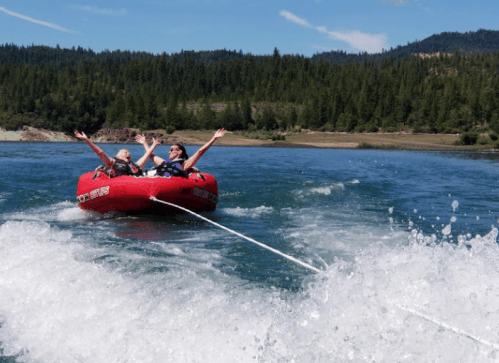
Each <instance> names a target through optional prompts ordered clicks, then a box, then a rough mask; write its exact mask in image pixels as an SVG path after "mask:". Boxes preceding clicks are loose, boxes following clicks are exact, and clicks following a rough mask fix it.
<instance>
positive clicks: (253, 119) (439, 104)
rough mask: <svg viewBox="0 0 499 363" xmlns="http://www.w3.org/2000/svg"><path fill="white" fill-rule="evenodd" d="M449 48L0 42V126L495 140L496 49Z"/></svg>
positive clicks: (498, 115)
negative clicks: (247, 50) (269, 50)
mask: <svg viewBox="0 0 499 363" xmlns="http://www.w3.org/2000/svg"><path fill="white" fill-rule="evenodd" d="M483 32H486V31H483ZM489 33H490V32H489ZM449 34H450V35H451V36H452V37H455V35H452V33H445V34H444V35H445V36H449ZM490 34H491V36H493V37H494V39H495V38H497V32H491V33H490ZM473 36H476V33H473ZM429 39H430V38H429ZM435 41H437V43H438V42H440V41H441V40H438V39H437V40H435ZM489 43H490V42H489ZM418 44H419V43H418ZM431 44H433V46H434V44H435V43H431ZM496 45H497V46H499V40H498V42H497V43H496ZM411 46H412V47H414V45H411ZM457 48H458V47H456V49H455V51H454V52H453V53H449V52H443V51H441V50H440V51H439V52H440V53H438V54H434V53H433V52H429V53H428V54H427V55H426V56H421V55H420V54H412V53H411V54H406V52H402V51H401V49H399V48H398V49H396V50H392V51H387V52H384V53H382V54H378V55H373V56H369V55H366V54H359V55H355V56H353V55H346V54H342V53H341V52H339V53H337V54H336V55H335V56H336V59H337V60H336V61H335V60H334V57H333V58H331V56H332V55H331V54H322V55H317V56H314V57H311V58H307V57H304V56H301V55H281V54H280V52H279V51H278V49H274V52H273V54H272V55H268V56H254V55H251V54H243V53H242V51H235V50H234V51H227V50H219V51H205V52H187V51H186V52H184V51H183V52H181V53H178V54H172V55H168V54H166V53H163V54H159V55H153V54H149V53H134V52H126V51H114V52H110V51H105V52H101V53H94V52H93V51H91V50H84V49H82V48H77V49H75V48H73V49H60V48H59V47H56V48H50V47H44V46H31V47H18V46H15V45H4V46H0V127H4V128H7V129H9V130H15V129H19V128H21V127H22V126H24V125H30V126H35V127H43V128H46V129H50V130H57V131H64V132H67V133H72V132H73V131H74V130H76V129H79V130H82V131H85V132H87V133H93V132H96V131H97V130H99V129H100V128H102V127H103V126H106V127H110V128H121V127H135V128H140V129H142V130H153V129H166V130H167V131H168V132H172V131H174V130H181V129H216V128H220V127H224V128H226V129H227V130H231V131H235V130H250V131H253V130H270V131H272V130H280V131H293V130H300V129H311V130H319V131H346V132H376V131H380V130H381V131H384V132H395V131H400V130H406V131H412V132H415V133H420V132H425V133H461V132H464V131H475V130H488V129H492V130H494V131H496V132H499V51H498V49H491V48H490V47H488V48H486V49H484V50H482V51H474V52H471V51H468V50H467V51H462V49H461V50H460V49H457ZM411 49H412V48H411ZM420 49H421V50H423V51H424V50H425V49H424V47H421V46H420ZM429 49H432V50H436V49H437V48H435V46H434V47H433V48H429ZM439 49H442V48H439ZM463 49H464V48H463ZM467 49H469V48H467ZM432 53H433V54H432ZM328 56H329V58H328ZM215 104H217V105H220V104H222V105H224V107H222V108H220V109H215V108H214V107H213V105H215ZM192 105H195V107H192Z"/></svg>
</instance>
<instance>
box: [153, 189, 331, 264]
mask: <svg viewBox="0 0 499 363" xmlns="http://www.w3.org/2000/svg"><path fill="white" fill-rule="evenodd" d="M151 200H152V201H153V202H157V203H161V204H165V205H169V206H171V207H175V208H178V209H180V210H183V211H185V212H187V213H190V214H192V215H194V216H196V217H198V218H200V219H202V220H204V221H206V222H209V223H211V224H213V225H214V226H217V227H218V228H222V229H224V230H226V231H228V232H230V233H233V234H235V235H236V236H239V237H241V238H244V239H245V240H247V241H250V242H252V243H255V244H257V245H258V246H260V247H263V248H266V249H267V250H269V251H272V252H274V253H276V254H278V255H280V256H282V257H284V258H287V259H288V260H290V261H293V262H295V263H297V264H300V265H302V266H303V267H306V268H308V269H309V270H312V271H314V272H317V273H319V272H322V271H321V270H319V269H318V268H315V267H314V266H311V265H309V264H308V263H305V262H303V261H300V260H298V259H296V258H294V257H293V256H289V255H287V254H285V253H283V252H281V251H279V250H276V249H275V248H272V247H269V246H267V245H266V244H263V243H261V242H258V241H256V240H254V239H253V238H249V237H246V236H245V235H244V234H241V233H239V232H236V231H233V230H232V229H230V228H227V227H225V226H222V225H221V224H218V223H216V222H213V221H212V220H210V219H208V218H205V217H203V216H201V215H199V214H197V213H194V212H193V211H191V210H189V209H187V208H184V207H181V206H179V205H176V204H173V203H169V202H165V201H164V200H159V199H157V198H156V197H151Z"/></svg>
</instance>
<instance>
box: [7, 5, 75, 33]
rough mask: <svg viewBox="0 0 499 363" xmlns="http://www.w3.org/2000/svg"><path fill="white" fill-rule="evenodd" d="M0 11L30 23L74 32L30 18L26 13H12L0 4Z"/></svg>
mask: <svg viewBox="0 0 499 363" xmlns="http://www.w3.org/2000/svg"><path fill="white" fill-rule="evenodd" d="M0 11H3V12H4V13H5V14H7V15H11V16H15V17H16V18H19V19H22V20H26V21H29V22H31V23H35V24H39V25H43V26H47V27H49V28H52V29H55V30H59V31H61V32H65V33H74V32H73V31H71V30H68V29H65V28H63V27H61V26H59V25H57V24H53V23H48V22H46V21H42V20H37V19H33V18H31V17H29V16H26V15H22V14H19V13H14V12H13V11H10V10H7V9H5V8H3V7H1V6H0Z"/></svg>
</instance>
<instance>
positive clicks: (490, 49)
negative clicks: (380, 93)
mask: <svg viewBox="0 0 499 363" xmlns="http://www.w3.org/2000/svg"><path fill="white" fill-rule="evenodd" d="M455 52H459V53H464V54H476V53H495V52H499V31H497V30H485V29H479V30H478V31H476V32H474V31H470V32H466V33H459V32H444V33H440V34H434V35H432V36H430V37H428V38H426V39H423V40H417V41H415V42H413V43H408V44H407V45H404V46H401V45H399V46H398V47H397V48H391V49H389V50H388V49H386V50H384V51H383V52H382V53H379V54H367V53H362V54H349V53H346V52H343V51H331V52H324V53H318V54H315V55H314V56H312V59H313V60H325V61H328V62H330V63H344V62H348V61H354V60H358V59H359V58H369V59H379V58H382V57H395V58H398V57H408V56H413V55H414V54H418V53H427V54H433V53H455Z"/></svg>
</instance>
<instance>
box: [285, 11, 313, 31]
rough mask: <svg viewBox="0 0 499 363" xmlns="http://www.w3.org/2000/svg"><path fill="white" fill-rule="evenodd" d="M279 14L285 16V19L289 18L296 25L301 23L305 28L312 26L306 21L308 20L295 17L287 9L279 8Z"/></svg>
mask: <svg viewBox="0 0 499 363" xmlns="http://www.w3.org/2000/svg"><path fill="white" fill-rule="evenodd" d="M279 15H280V16H283V17H285V18H286V19H287V20H289V21H290V22H292V23H295V24H298V25H301V26H304V27H307V28H311V27H312V26H311V25H310V24H309V23H308V21H306V20H305V19H302V18H299V17H297V16H296V15H295V14H292V13H290V12H289V11H286V10H281V11H280V12H279Z"/></svg>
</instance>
